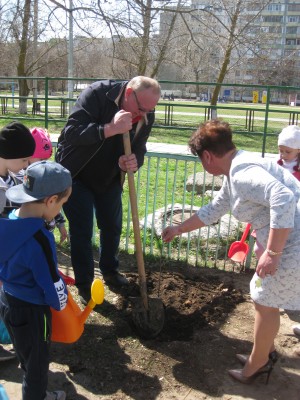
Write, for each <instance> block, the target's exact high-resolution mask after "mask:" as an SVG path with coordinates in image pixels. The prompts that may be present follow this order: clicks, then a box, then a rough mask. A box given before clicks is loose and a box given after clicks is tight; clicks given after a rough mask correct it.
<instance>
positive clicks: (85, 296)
mask: <svg viewBox="0 0 300 400" xmlns="http://www.w3.org/2000/svg"><path fill="white" fill-rule="evenodd" d="M78 296H79V300H80V301H81V303H82V304H83V305H84V306H86V305H87V303H88V302H89V301H90V300H91V297H92V296H91V289H88V288H81V289H78Z"/></svg>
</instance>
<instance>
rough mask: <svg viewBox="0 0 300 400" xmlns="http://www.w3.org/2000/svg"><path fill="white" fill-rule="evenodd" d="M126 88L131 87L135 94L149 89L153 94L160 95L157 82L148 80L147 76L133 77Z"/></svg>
mask: <svg viewBox="0 0 300 400" xmlns="http://www.w3.org/2000/svg"><path fill="white" fill-rule="evenodd" d="M127 87H131V88H132V89H133V90H135V91H136V92H139V91H141V90H145V89H150V88H151V89H152V90H153V93H155V94H160V93H161V88H160V85H159V83H158V82H157V80H155V79H152V78H149V77H147V76H135V77H134V78H132V79H131V80H130V81H129V82H128V84H127Z"/></svg>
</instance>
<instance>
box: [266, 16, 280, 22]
mask: <svg viewBox="0 0 300 400" xmlns="http://www.w3.org/2000/svg"><path fill="white" fill-rule="evenodd" d="M262 19H263V21H264V22H280V23H282V22H283V17H282V16H281V15H266V16H263V18H262Z"/></svg>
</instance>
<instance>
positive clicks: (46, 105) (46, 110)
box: [45, 77, 49, 129]
mask: <svg viewBox="0 0 300 400" xmlns="http://www.w3.org/2000/svg"><path fill="white" fill-rule="evenodd" d="M48 106H49V78H48V77H45V128H46V129H48V127H49V119H48V117H49V112H48Z"/></svg>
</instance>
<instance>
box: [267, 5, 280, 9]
mask: <svg viewBox="0 0 300 400" xmlns="http://www.w3.org/2000/svg"><path fill="white" fill-rule="evenodd" d="M267 10H268V11H281V4H269V5H268V7H267Z"/></svg>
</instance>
